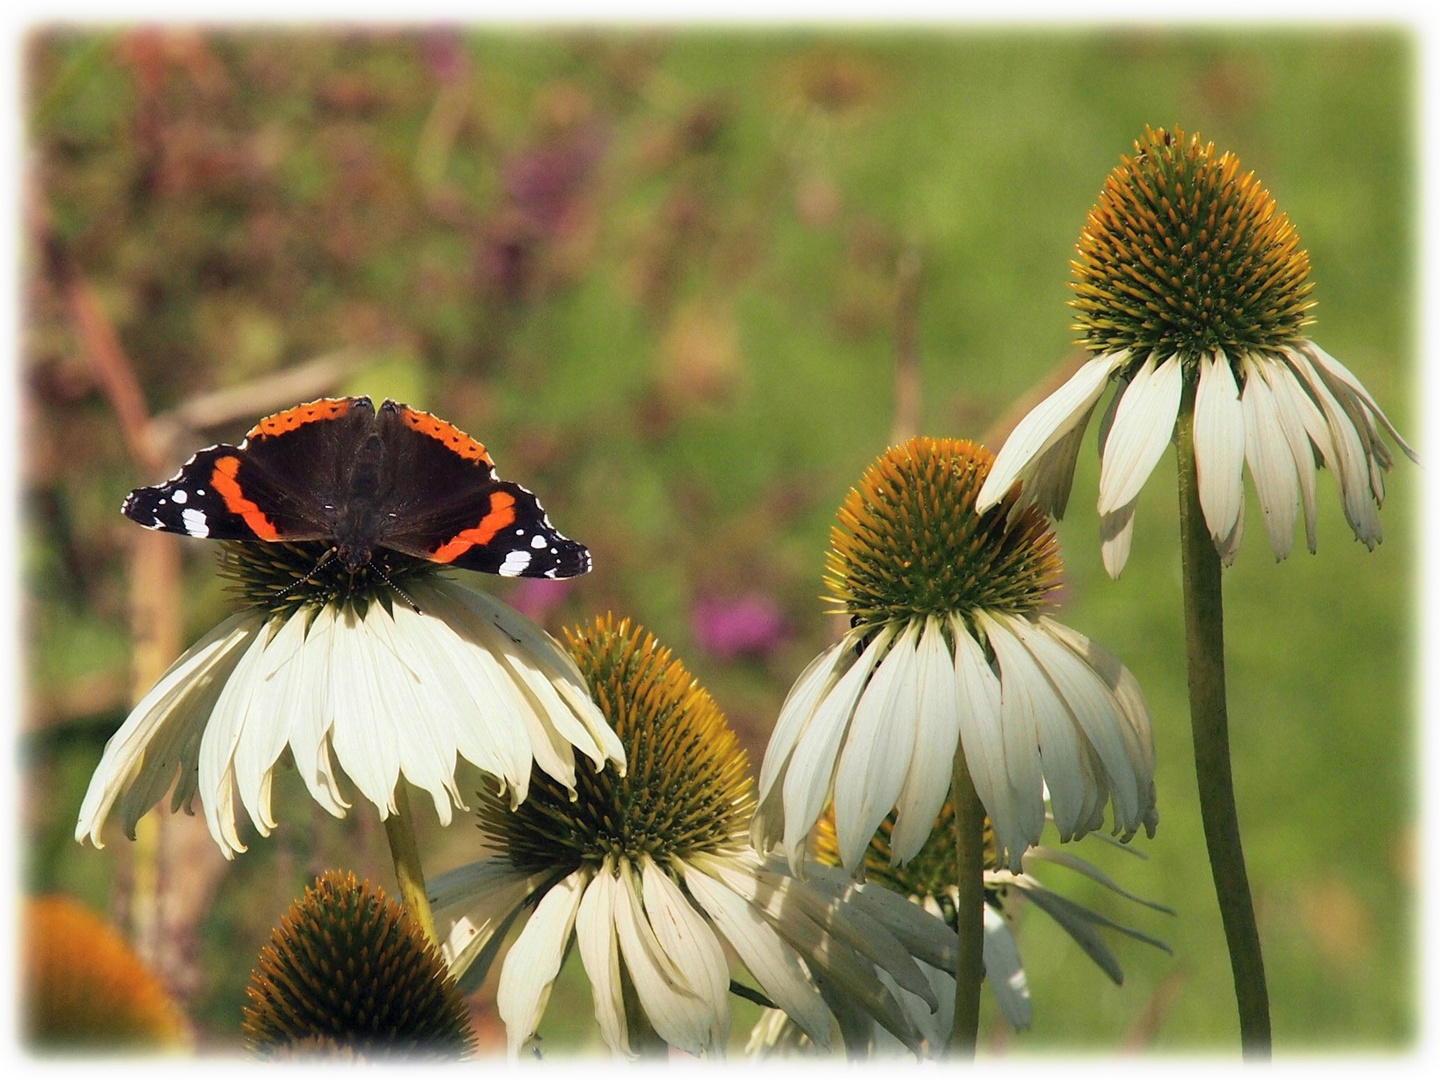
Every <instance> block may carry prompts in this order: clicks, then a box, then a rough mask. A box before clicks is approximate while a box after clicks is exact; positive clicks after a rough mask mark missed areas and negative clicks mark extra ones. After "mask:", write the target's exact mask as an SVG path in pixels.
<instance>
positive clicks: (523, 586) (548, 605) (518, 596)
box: [509, 578, 575, 626]
mask: <svg viewBox="0 0 1440 1080" xmlns="http://www.w3.org/2000/svg"><path fill="white" fill-rule="evenodd" d="M574 585H575V583H574V581H573V580H571V579H570V578H560V579H558V580H554V579H551V578H521V579H520V584H519V585H517V586H516V587H515V591H514V592H512V593H511V594H510V596H509V604H510V606H511V607H513V608H514V609H515V610H516V611H518V612H520V614H522V615H524V616H526V617H527V618H529V619H531V620H532V621H533V622H536V623H539V624H540V625H541V626H544V625H545V620H546V619H548V618H549V617H550V613H551V612H552V611H554V610H555V609H556V608H557V607H559V606H560V605H561V604H562V603H563V602H564V600H565V598H566V597H567V596H569V595H570V590H571V589H572V588H574Z"/></svg>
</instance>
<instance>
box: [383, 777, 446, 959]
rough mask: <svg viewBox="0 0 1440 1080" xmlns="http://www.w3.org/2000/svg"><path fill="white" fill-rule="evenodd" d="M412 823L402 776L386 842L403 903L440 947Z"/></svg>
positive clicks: (387, 825) (426, 935)
mask: <svg viewBox="0 0 1440 1080" xmlns="http://www.w3.org/2000/svg"><path fill="white" fill-rule="evenodd" d="M410 822H411V817H410V796H409V793H408V792H407V791H406V789H405V780H404V778H403V777H402V778H401V780H400V781H399V783H397V784H396V785H395V813H393V814H391V815H390V816H389V817H387V818H386V819H385V839H387V840H389V841H390V857H391V858H392V859H394V860H395V878H396V880H397V881H398V882H399V883H400V902H401V903H402V904H403V905H404V906H405V910H406V911H408V912H410V914H411V915H413V916H414V917H415V921H416V922H418V923H419V924H420V929H421V930H423V931H424V932H425V937H426V939H427V940H428V941H429V942H430V943H431V944H432V945H435V946H436V947H437V948H438V947H439V945H440V939H439V938H437V937H436V936H435V916H434V915H432V914H430V899H429V898H428V897H427V896H426V895H425V871H424V870H423V869H422V868H421V866H420V849H419V848H417V847H416V846H415V830H414V829H413V828H412V827H411V824H410Z"/></svg>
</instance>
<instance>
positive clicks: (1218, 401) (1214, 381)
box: [1194, 354, 1246, 543]
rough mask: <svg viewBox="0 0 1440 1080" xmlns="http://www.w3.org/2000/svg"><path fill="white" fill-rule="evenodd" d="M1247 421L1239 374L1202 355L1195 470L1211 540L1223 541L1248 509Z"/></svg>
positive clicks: (1221, 360) (1223, 361) (1221, 361)
mask: <svg viewBox="0 0 1440 1080" xmlns="http://www.w3.org/2000/svg"><path fill="white" fill-rule="evenodd" d="M1245 432H1246V428H1245V417H1244V413H1243V411H1242V408H1241V405H1240V390H1239V388H1238V387H1237V386H1236V385H1235V372H1234V371H1233V369H1232V368H1231V367H1230V362H1229V361H1228V360H1227V359H1226V358H1225V357H1224V356H1220V357H1218V358H1213V359H1212V358H1211V357H1210V356H1209V355H1208V354H1206V355H1202V356H1201V357H1200V385H1199V387H1198V388H1197V389H1196V391H1195V433H1194V445H1195V472H1196V474H1197V478H1198V482H1199V488H1200V508H1201V510H1203V511H1204V512H1205V524H1206V526H1207V527H1208V528H1209V530H1210V537H1211V539H1213V540H1215V541H1216V543H1221V542H1223V541H1225V540H1226V539H1227V538H1228V537H1229V536H1230V535H1231V534H1232V533H1233V532H1234V531H1235V519H1236V518H1238V517H1239V516H1240V515H1241V514H1242V513H1243V512H1244V510H1245V481H1244V476H1243V475H1242V473H1243V469H1244V465H1245Z"/></svg>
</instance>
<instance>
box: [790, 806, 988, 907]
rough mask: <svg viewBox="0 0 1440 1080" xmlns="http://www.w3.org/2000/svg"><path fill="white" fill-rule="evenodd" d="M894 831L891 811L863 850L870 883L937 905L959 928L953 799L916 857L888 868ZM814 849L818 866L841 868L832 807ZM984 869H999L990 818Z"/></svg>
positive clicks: (818, 829) (820, 826)
mask: <svg viewBox="0 0 1440 1080" xmlns="http://www.w3.org/2000/svg"><path fill="white" fill-rule="evenodd" d="M894 830H895V814H894V812H893V811H892V812H891V813H890V814H889V815H888V816H887V817H886V818H885V820H884V821H882V822H881V823H880V827H879V828H878V829H876V830H875V835H874V836H872V837H871V838H870V843H869V844H868V845H867V846H866V848H865V856H864V859H863V860H862V862H863V864H864V870H865V878H866V880H867V881H873V882H875V883H876V884H879V885H883V886H884V887H885V888H887V889H891V890H893V891H894V892H898V893H900V894H901V895H902V896H908V897H910V898H912V899H914V900H918V901H920V902H922V903H924V902H925V901H933V903H934V905H935V906H937V907H938V908H939V909H940V913H941V914H942V915H943V916H944V918H945V921H946V922H947V923H949V924H950V926H951V927H952V928H953V927H955V926H956V925H957V923H956V919H955V804H954V803H952V802H951V801H950V800H949V799H946V800H945V805H944V806H943V807H941V808H940V814H939V816H938V817H936V819H935V824H934V825H933V826H932V827H931V829H930V835H929V837H927V838H926V840H925V843H924V844H922V845H921V847H920V850H919V851H917V852H916V853H915V856H914V858H912V859H911V860H910V861H909V862H907V863H904V864H903V865H900V866H891V865H890V859H891V847H890V836H891V833H893V832H894ZM811 846H812V850H813V851H814V852H815V859H816V861H817V862H822V863H825V864H827V865H830V866H839V865H840V846H839V843H838V841H837V840H836V838H835V809H834V806H833V804H832V806H831V807H830V809H829V810H828V811H827V812H826V814H825V816H824V817H822V818H821V819H820V821H819V822H818V823H817V824H816V826H815V832H814V835H813V838H812V845H811ZM985 868H986V869H987V870H998V869H999V868H1000V861H999V856H998V855H997V853H996V849H995V830H994V829H993V828H991V826H990V819H989V818H988V817H987V818H986V819H985ZM986 897H987V899H993V898H994V894H993V893H992V892H991V891H990V890H988V889H987V890H986Z"/></svg>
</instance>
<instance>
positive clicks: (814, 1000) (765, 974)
mask: <svg viewBox="0 0 1440 1080" xmlns="http://www.w3.org/2000/svg"><path fill="white" fill-rule="evenodd" d="M684 871H685V886H686V888H688V889H689V890H690V895H691V896H693V897H695V900H696V902H697V903H699V905H700V906H701V907H702V908H704V909H705V913H706V914H707V915H709V916H710V919H711V921H712V922H714V923H715V926H716V928H717V929H718V930H719V931H720V933H721V934H723V935H724V936H725V940H727V941H728V942H730V945H731V947H732V948H733V949H734V950H735V953H736V955H738V956H739V957H740V962H741V963H743V964H744V965H745V967H746V970H748V971H749V972H750V974H751V975H753V976H755V979H756V981H757V982H759V983H760V988H761V989H762V990H764V991H765V993H766V994H767V995H768V996H769V998H770V1000H771V1001H773V1002H775V1004H776V1005H778V1006H780V1008H782V1009H783V1010H785V1012H786V1013H787V1014H788V1015H789V1016H790V1017H791V1018H792V1019H793V1020H794V1021H795V1022H796V1023H797V1024H799V1025H800V1027H801V1028H802V1029H803V1030H804V1032H805V1034H807V1035H809V1036H810V1038H811V1039H812V1040H814V1042H815V1044H816V1045H817V1046H819V1047H821V1048H822V1049H828V1048H829V1046H830V1014H829V1012H827V1011H826V1009H825V1003H824V1002H823V1001H822V1000H821V998H820V992H819V991H818V990H816V989H815V985H814V983H812V982H811V981H810V979H809V976H808V974H807V973H806V971H805V967H804V965H803V964H802V963H801V961H800V958H799V956H798V955H796V953H795V950H794V949H792V948H791V947H790V946H789V945H787V944H786V943H785V942H784V941H783V940H782V939H781V937H780V935H779V934H778V933H776V932H775V929H774V928H773V927H772V926H771V925H770V924H769V923H768V922H766V921H765V919H764V917H763V916H762V915H761V914H760V913H759V912H758V911H757V910H756V909H755V908H753V907H751V906H750V905H749V904H748V903H746V902H745V900H743V899H742V898H741V897H739V896H737V895H736V894H735V893H733V892H731V891H730V890H729V889H728V888H726V887H725V886H724V885H722V884H721V883H720V882H718V881H716V880H715V879H714V878H712V877H710V876H709V875H708V874H706V873H704V872H702V871H701V870H699V869H698V868H696V867H694V866H691V865H690V864H689V863H686V864H684Z"/></svg>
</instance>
